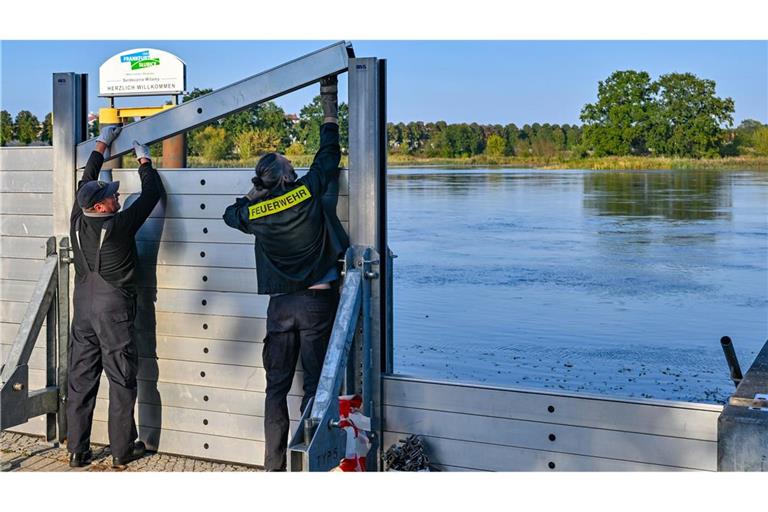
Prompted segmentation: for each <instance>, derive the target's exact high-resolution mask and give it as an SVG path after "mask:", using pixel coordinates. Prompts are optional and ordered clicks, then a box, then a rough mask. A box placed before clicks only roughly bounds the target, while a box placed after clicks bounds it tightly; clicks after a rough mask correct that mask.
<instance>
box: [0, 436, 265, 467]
mask: <svg viewBox="0 0 768 512" xmlns="http://www.w3.org/2000/svg"><path fill="white" fill-rule="evenodd" d="M92 450H93V455H94V460H93V462H92V463H91V465H90V466H86V467H83V468H70V467H69V460H68V452H67V449H66V446H51V445H50V444H48V443H46V442H45V440H44V439H43V438H40V437H36V436H30V435H26V434H15V433H12V432H0V470H2V471H58V472H66V471H100V472H102V471H121V470H115V469H112V456H111V454H110V452H109V447H107V446H101V445H92ZM122 471H129V472H130V471H162V472H170V471H201V472H202V471H260V469H259V468H256V467H252V466H243V465H238V464H223V463H219V462H210V461H205V460H199V459H191V458H187V457H177V456H175V455H166V454H159V453H151V454H149V455H147V456H145V457H143V458H141V459H139V460H137V461H134V462H131V463H130V464H128V466H127V467H126V469H124V470H122Z"/></svg>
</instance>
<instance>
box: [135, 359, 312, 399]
mask: <svg viewBox="0 0 768 512" xmlns="http://www.w3.org/2000/svg"><path fill="white" fill-rule="evenodd" d="M302 377H303V375H302V372H299V371H297V372H296V375H295V377H294V379H293V385H292V386H291V393H293V394H295V395H296V394H299V393H301V389H302V383H303V378H302ZM139 378H140V379H141V380H146V381H160V382H175V383H177V384H189V385H192V386H210V387H216V388H226V389H242V390H247V391H264V390H265V389H266V372H265V371H264V369H263V368H258V367H254V366H235V365H227V364H210V363H199V362H187V361H172V360H168V359H158V360H154V359H150V358H146V357H141V358H139Z"/></svg>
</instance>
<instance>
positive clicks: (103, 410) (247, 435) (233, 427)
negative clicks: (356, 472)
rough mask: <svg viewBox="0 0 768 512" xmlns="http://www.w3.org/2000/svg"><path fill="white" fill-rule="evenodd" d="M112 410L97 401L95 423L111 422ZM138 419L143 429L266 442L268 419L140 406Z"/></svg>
mask: <svg viewBox="0 0 768 512" xmlns="http://www.w3.org/2000/svg"><path fill="white" fill-rule="evenodd" d="M108 406H109V401H108V400H106V399H97V400H96V407H95V408H94V414H93V419H94V421H107V419H108V417H109V413H108ZM134 418H135V419H136V425H137V426H138V427H139V428H141V427H149V428H162V429H163V432H167V431H169V430H175V431H182V432H194V433H198V434H205V435H213V436H223V437H235V438H238V439H250V440H253V441H264V418H263V417H261V416H245V415H242V414H232V413H225V412H213V411H200V410H196V409H184V408H180V407H169V406H159V405H152V404H142V403H137V404H136V409H135V412H134ZM299 418H300V417H299ZM297 425H298V421H295V420H294V421H292V422H291V431H295V430H296V426H297Z"/></svg>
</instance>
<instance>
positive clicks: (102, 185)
mask: <svg viewBox="0 0 768 512" xmlns="http://www.w3.org/2000/svg"><path fill="white" fill-rule="evenodd" d="M119 188H120V182H119V181H89V182H87V183H86V184H85V185H83V186H82V187H80V190H78V191H77V204H79V205H80V208H83V209H85V208H93V205H95V204H96V203H98V202H99V201H103V200H104V199H106V198H108V197H109V196H113V195H115V194H116V193H117V189H119Z"/></svg>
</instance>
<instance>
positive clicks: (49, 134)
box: [40, 112, 53, 145]
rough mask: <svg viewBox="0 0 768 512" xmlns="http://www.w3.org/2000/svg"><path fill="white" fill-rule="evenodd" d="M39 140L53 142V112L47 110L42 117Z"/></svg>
mask: <svg viewBox="0 0 768 512" xmlns="http://www.w3.org/2000/svg"><path fill="white" fill-rule="evenodd" d="M40 140H41V141H43V142H47V143H48V144H50V145H52V144H53V113H52V112H48V113H47V114H45V119H43V130H42V131H41V132H40Z"/></svg>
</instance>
